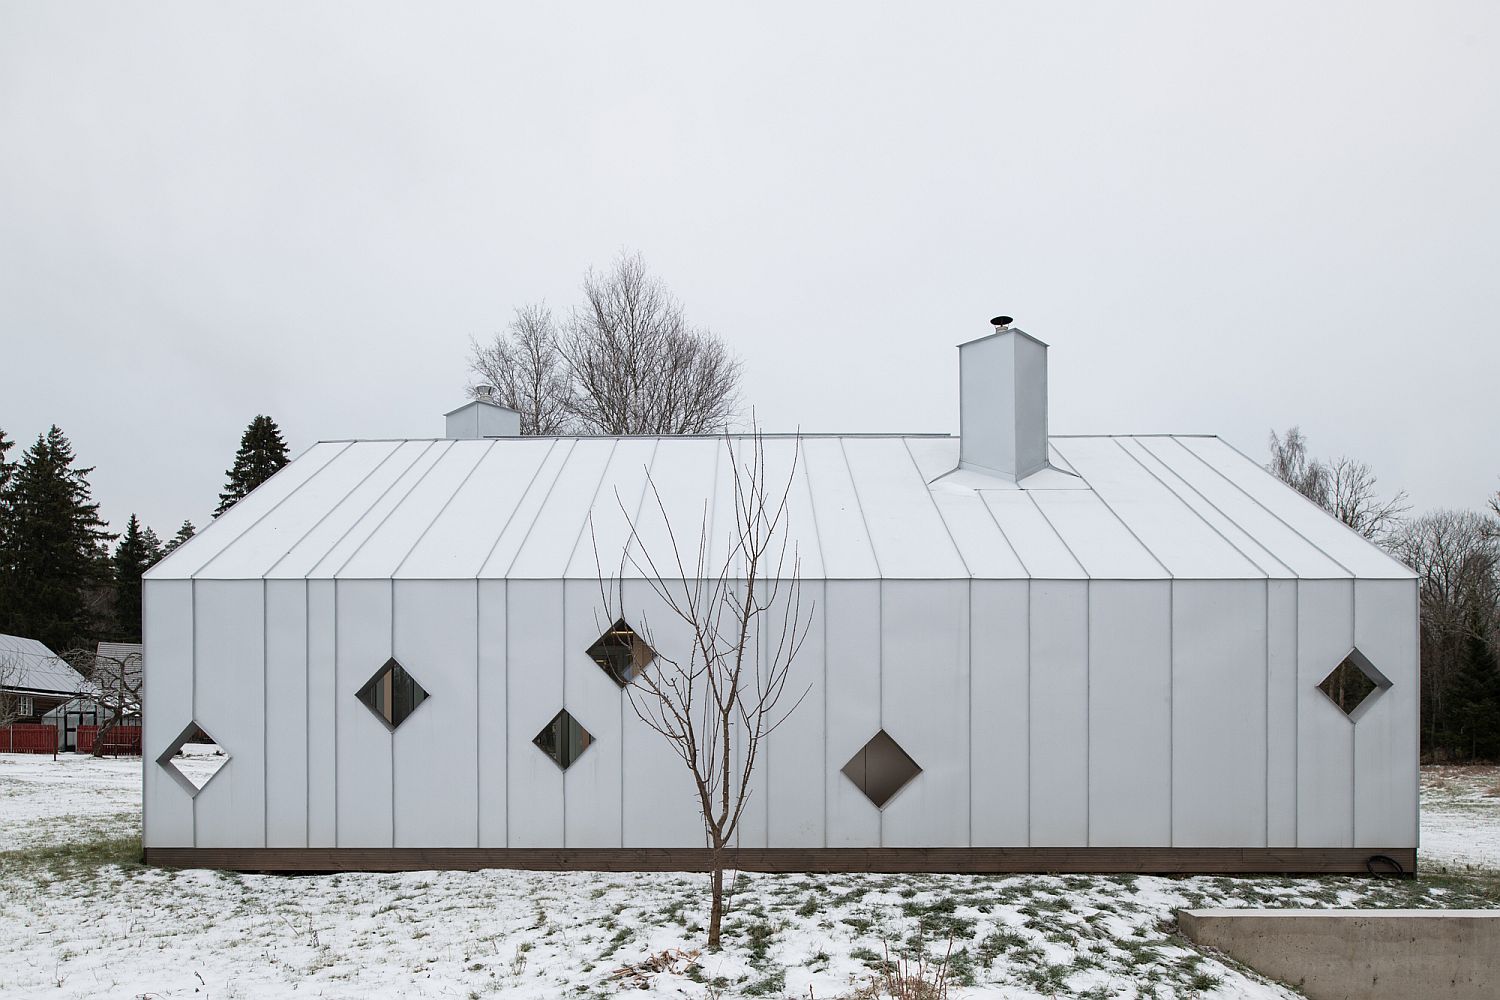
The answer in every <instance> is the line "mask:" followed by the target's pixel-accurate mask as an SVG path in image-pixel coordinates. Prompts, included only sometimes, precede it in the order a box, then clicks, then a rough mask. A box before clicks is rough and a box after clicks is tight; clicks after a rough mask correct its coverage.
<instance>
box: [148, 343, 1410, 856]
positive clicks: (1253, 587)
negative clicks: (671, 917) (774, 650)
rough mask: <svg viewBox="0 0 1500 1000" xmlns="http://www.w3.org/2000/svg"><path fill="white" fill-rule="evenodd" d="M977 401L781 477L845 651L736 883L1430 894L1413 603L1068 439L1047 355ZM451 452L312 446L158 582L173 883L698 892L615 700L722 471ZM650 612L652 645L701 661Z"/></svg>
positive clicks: (1188, 463)
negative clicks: (203, 780) (677, 545)
mask: <svg viewBox="0 0 1500 1000" xmlns="http://www.w3.org/2000/svg"><path fill="white" fill-rule="evenodd" d="M961 362H962V379H961V384H962V401H961V407H960V408H961V418H962V419H961V433H960V435H959V437H957V438H954V437H948V436H931V435H908V436H902V435H845V436H819V435H803V436H801V437H800V438H794V437H770V438H767V439H766V442H765V447H766V454H767V460H768V463H769V465H770V466H771V474H770V478H771V480H772V481H773V482H774V481H776V477H777V475H780V476H781V477H782V481H783V482H784V481H785V480H786V476H787V474H788V470H790V469H791V468H792V462H793V458H794V455H798V453H799V449H800V457H799V459H798V463H799V464H798V465H797V467H796V472H795V479H794V482H793V493H792V496H793V509H792V520H791V523H790V529H789V530H790V531H791V532H792V534H793V536H794V538H795V541H796V542H797V544H798V547H799V550H800V553H801V557H802V565H803V574H802V575H803V578H804V581H805V583H804V593H805V598H806V599H807V600H808V601H812V600H815V601H816V613H815V618H814V624H813V633H812V635H811V638H810V640H809V641H808V642H807V644H806V646H805V647H804V649H803V652H802V655H801V656H800V657H799V658H798V659H797V661H796V663H795V665H794V668H793V673H794V678H795V680H794V683H795V684H796V685H797V686H798V688H799V690H800V689H801V688H806V689H807V690H808V694H807V697H806V699H805V700H804V701H803V703H802V704H801V706H800V707H799V708H798V709H797V710H796V711H795V713H794V714H793V715H792V716H791V718H790V720H789V721H788V722H787V723H786V724H785V725H784V726H783V727H782V728H781V729H779V730H777V731H776V732H775V734H774V735H773V736H772V738H771V740H770V741H769V743H768V744H767V747H766V750H765V756H764V759H763V761H762V763H761V765H760V766H759V769H758V774H757V775H756V785H755V792H754V794H753V797H752V799H751V804H750V807H749V811H748V813H747V815H746V817H745V819H744V821H743V823H742V825H741V830H740V853H739V854H738V856H737V858H736V860H737V862H738V863H739V864H741V865H743V866H745V867H766V868H778V867H781V868H798V869H817V868H840V867H843V868H877V869H902V868H931V869H949V870H976V871H977V870H989V871H993V870H1015V869H1027V868H1030V869H1046V870H1065V869H1074V870H1080V869H1081V870H1090V869H1091V870H1157V871H1167V870H1219V871H1226V870H1228V871H1236V870H1238V871H1250V870H1274V871H1363V870H1365V867H1366V863H1367V861H1368V860H1369V859H1370V858H1371V856H1372V855H1386V856H1388V857H1389V858H1390V859H1394V860H1395V861H1397V862H1399V863H1400V864H1401V865H1402V866H1403V867H1405V868H1406V869H1407V870H1411V869H1412V867H1413V865H1414V864H1415V855H1416V852H1415V848H1416V843H1417V706H1418V698H1417V587H1416V582H1415V579H1414V576H1413V574H1412V573H1411V572H1409V571H1408V570H1407V569H1406V568H1405V567H1403V566H1401V565H1400V564H1398V563H1397V562H1395V561H1394V560H1392V559H1390V558H1389V557H1388V556H1386V555H1385V554H1384V553H1383V552H1381V551H1380V550H1379V549H1378V548H1376V547H1375V546H1373V545H1371V544H1370V543H1368V542H1366V541H1365V540H1364V539H1362V538H1360V537H1358V536H1357V535H1356V534H1354V533H1353V532H1351V531H1349V530H1347V529H1346V528H1344V527H1343V526H1342V525H1340V524H1339V523H1337V522H1336V521H1334V520H1333V519H1331V518H1329V517H1328V516H1327V515H1326V514H1324V513H1323V512H1322V511H1320V510H1318V509H1317V508H1316V507H1315V506H1313V505H1312V504H1310V503H1308V502H1307V501H1306V500H1304V499H1303V498H1302V497H1300V496H1298V495H1297V494H1296V493H1295V492H1293V491H1291V490H1289V489H1287V488H1286V487H1285V486H1283V485H1282V484H1280V483H1279V482H1277V481H1276V480H1275V479H1274V478H1272V477H1271V476H1270V475H1268V474H1267V473H1266V472H1265V471H1264V470H1262V469H1261V468H1260V467H1259V466H1258V465H1257V464H1256V463H1255V462H1254V461H1252V460H1251V459H1249V458H1247V457H1246V456H1244V455H1242V454H1240V453H1239V452H1237V451H1235V450H1234V449H1233V448H1231V447H1230V446H1229V445H1227V444H1225V443H1224V442H1223V441H1221V440H1219V439H1217V438H1214V437H1197V436H1171V435H1166V436H1145V437H1115V436H1086V437H1072V436H1068V437H1063V436H1054V437H1051V438H1049V437H1048V436H1047V427H1046V348H1045V346H1043V345H1042V344H1041V343H1040V342H1038V341H1036V340H1034V339H1033V338H1031V337H1029V336H1027V335H1026V334H1024V333H1021V332H1020V331H1018V330H1009V329H1002V330H1000V331H998V332H996V333H994V334H991V335H990V336H987V337H983V338H981V339H979V340H976V341H973V342H971V343H968V344H965V345H963V347H962V348H961ZM469 406H471V407H488V406H490V404H487V403H483V402H475V403H471V404H469ZM455 413H456V414H458V416H457V417H455V416H454V415H453V414H450V415H449V418H448V425H449V429H450V434H452V435H455V436H456V437H455V438H450V439H443V440H436V441H433V440H411V441H336V442H324V443H321V444H318V445H316V446H314V447H312V448H311V449H309V450H308V451H307V452H306V453H305V454H304V455H302V456H301V457H300V458H298V459H297V460H296V461H295V462H293V463H292V464H291V465H289V466H288V467H287V468H286V469H284V470H283V471H282V472H280V473H278V474H277V475H276V476H275V477H274V478H273V479H272V480H271V481H269V482H268V483H266V484H265V485H264V486H262V487H261V488H260V489H258V490H256V491H255V492H254V493H253V494H251V495H250V496H249V497H247V498H246V499H244V500H242V501H241V502H240V503H239V504H237V505H236V506H235V507H234V508H233V509H232V510H230V511H229V512H228V513H226V514H224V515H223V516H222V517H220V518H219V519H218V520H217V521H215V522H214V523H213V524H212V525H211V526H210V527H209V528H208V529H207V530H205V531H203V532H201V533H200V534H199V535H198V536H197V537H195V538H194V539H193V540H192V541H190V542H188V543H187V544H186V545H184V546H182V547H181V548H180V549H179V550H178V551H177V552H175V553H174V554H173V555H172V556H171V557H169V558H168V559H166V560H165V561H164V562H162V563H160V564H158V565H157V566H156V567H155V568H153V569H152V570H151V571H150V572H149V573H148V574H147V576H146V582H145V602H146V611H145V632H146V653H147V657H146V659H147V664H148V667H147V677H146V699H145V700H146V711H145V719H146V736H145V740H146V748H145V752H146V757H147V760H148V762H151V763H148V766H147V768H146V777H145V809H146V811H145V843H146V848H147V856H148V858H149V859H150V860H153V861H157V862H160V863H164V864H209V865H223V866H228V867H241V868H251V869H299V868H300V869H315V870H328V869H337V868H401V867H435V866H475V865H502V866H503V865H515V866H528V867H530V866H542V867H546V866H566V867H581V868H608V867H633V866H639V867H692V866H698V865H701V864H702V862H703V855H702V851H701V849H702V846H703V843H704V840H703V832H702V827H701V823H700V821H699V819H698V818H697V812H696V805H695V799H694V797H693V794H692V790H691V785H690V782H689V779H688V776H687V773H686V770H685V769H684V768H683V766H682V764H681V762H680V761H678V760H677V759H676V758H675V757H674V756H673V754H672V752H671V750H670V749H669V748H668V747H667V745H666V744H665V743H664V742H663V741H662V739H661V737H660V736H658V735H657V734H655V733H653V732H651V731H649V730H647V729H646V728H645V727H644V725H643V724H641V723H640V722H639V720H637V719H636V718H635V716H634V714H633V712H632V710H631V708H630V706H629V704H628V702H627V699H626V697H625V694H624V693H623V691H622V689H621V687H620V685H619V684H618V683H617V680H616V677H615V676H612V674H611V670H614V671H617V672H618V671H622V670H623V671H624V672H626V673H628V671H629V669H630V665H629V664H630V659H631V656H632V654H635V655H639V654H640V650H639V649H636V650H633V651H632V650H631V649H630V646H629V643H628V637H626V642H625V643H624V644H617V645H616V646H615V647H614V648H613V649H611V648H609V646H610V643H609V637H608V636H607V635H605V633H607V632H610V631H612V629H611V625H612V623H611V622H610V621H607V620H605V612H604V610H603V608H602V607H601V602H600V596H599V595H600V586H599V582H598V579H597V577H598V570H597V568H596V567H597V563H596V558H595V554H594V544H595V541H594V539H597V544H598V548H599V552H600V553H601V556H600V560H599V561H601V562H602V563H603V565H605V566H607V567H608V566H616V565H618V564H619V562H620V558H619V557H620V554H621V551H622V548H623V546H624V545H625V543H626V541H627V538H628V535H627V527H626V519H625V517H624V515H622V514H621V511H620V504H621V503H624V504H625V505H626V506H627V507H631V506H632V505H634V506H636V507H639V505H640V504H641V502H642V500H643V499H644V493H645V489H646V484H647V479H646V477H647V471H648V470H649V475H650V477H651V480H652V481H653V482H654V483H655V485H656V487H657V488H658V490H659V491H660V492H661V494H662V496H663V498H664V501H665V504H666V507H667V512H668V515H669V516H670V517H671V518H672V519H673V521H674V523H675V525H676V527H677V528H678V529H679V530H682V531H685V532H686V533H688V534H690V535H692V536H694V537H695V536H696V533H697V528H698V524H699V519H700V517H701V515H702V511H703V509H704V504H705V503H707V504H708V505H709V509H710V511H711V512H716V511H722V510H724V509H725V507H726V505H727V504H728V502H729V500H728V496H727V489H728V486H729V477H728V474H727V470H726V467H725V464H724V462H723V461H722V460H721V456H722V453H723V452H724V450H725V444H724V442H723V441H722V440H721V439H716V438H702V437H679V438H571V437H560V438H532V437H516V436H512V435H513V434H514V427H515V424H514V422H513V421H511V420H510V419H509V418H508V417H505V416H504V415H500V416H499V418H498V419H496V420H494V421H488V420H485V419H481V418H482V417H484V416H487V414H479V415H476V416H474V418H473V419H469V418H468V415H465V414H464V413H463V412H462V410H460V411H455ZM486 427H500V428H501V430H500V431H499V432H498V433H499V434H500V435H501V436H493V437H474V436H472V435H474V434H484V433H490V434H494V433H497V432H495V431H493V430H490V431H485V430H484V428H486ZM778 470H779V471H778ZM591 512H592V514H593V529H592V532H591V531H590V526H589V525H590V513H591ZM640 528H641V533H642V539H641V544H643V545H645V546H646V547H647V548H648V549H656V550H657V551H660V550H661V548H662V547H663V546H665V528H664V525H663V524H662V523H661V519H660V518H659V517H658V518H656V519H652V518H650V517H645V516H643V517H642V518H641V521H640ZM591 536H592V537H591ZM625 576H626V579H624V580H623V582H622V583H621V585H620V593H621V594H622V595H623V604H624V618H625V624H626V625H630V624H631V623H632V621H633V620H634V621H636V622H640V621H649V622H650V623H651V626H652V629H653V637H654V640H655V644H656V646H657V647H658V648H661V649H663V650H666V649H667V648H668V647H671V646H672V645H673V644H674V643H678V642H680V641H681V640H682V636H681V634H680V632H681V630H680V628H679V629H676V630H675V631H674V623H673V621H672V620H671V619H670V617H669V616H668V615H667V614H666V613H664V611H663V609H662V608H661V607H660V606H658V604H657V602H656V600H655V598H654V595H653V593H652V591H651V587H650V585H649V584H648V583H647V582H646V581H645V580H643V579H640V578H638V577H636V576H632V575H631V571H628V570H627V572H626V574H625ZM601 636H603V637H604V639H605V645H604V647H603V648H600V647H596V643H597V642H598V641H599V640H600V639H601ZM1341 664H1343V665H1344V666H1342V667H1341ZM606 668H607V669H606ZM403 672H404V673H403ZM1330 675H1333V680H1332V681H1329V682H1328V683H1324V682H1325V679H1327V678H1330ZM406 677H409V678H410V679H411V680H413V681H414V682H415V686H410V685H408V684H407V683H406V680H405V678H406ZM1335 683H1338V684H1341V685H1342V688H1340V689H1337V690H1336V689H1335V688H1334V686H1333V685H1334V684H1335ZM1320 684H1322V685H1323V687H1321V688H1320ZM1361 686H1362V687H1363V688H1368V689H1369V691H1368V693H1367V694H1366V692H1365V691H1364V690H1361V689H1360V687H1361ZM1325 691H1327V692H1329V693H1325ZM1361 695H1364V697H1363V699H1362V700H1361V699H1360V696H1361ZM1336 699H1337V700H1336ZM1338 702H1342V707H1341V706H1340V704H1339V703H1338ZM1346 709H1347V710H1348V711H1346ZM560 713H566V714H565V715H560ZM196 726H201V727H202V728H203V729H204V730H205V731H206V732H207V733H209V734H210V735H211V736H212V737H213V738H214V739H215V740H216V741H217V742H218V744H219V745H220V746H222V747H223V748H224V750H225V751H226V752H227V754H228V755H229V756H228V763H227V764H226V765H225V766H224V767H223V769H222V770H221V771H219V772H218V774H217V775H216V776H215V777H213V778H212V780H211V781H209V782H208V783H207V784H206V785H203V787H202V788H201V790H196V789H195V786H196V784H197V782H196V781H190V780H188V778H187V777H186V776H184V775H182V774H181V772H180V771H178V770H177V769H176V768H175V767H174V766H173V765H172V764H171V755H172V752H173V750H174V749H175V748H176V744H177V741H180V740H181V739H182V738H184V735H185V734H190V733H192V732H193V731H194V728H195V727H196ZM881 734H886V735H884V736H882V735H881ZM872 741H873V742H872ZM158 759H160V761H166V763H160V762H156V761H158ZM564 764H566V765H567V766H566V767H564V766H562V765H564ZM195 790H196V794H194V792H195ZM435 849H444V850H435ZM1382 863H1383V862H1382Z"/></svg>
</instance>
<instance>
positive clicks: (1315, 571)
mask: <svg viewBox="0 0 1500 1000" xmlns="http://www.w3.org/2000/svg"><path fill="white" fill-rule="evenodd" d="M1183 440H1184V439H1181V438H1173V437H1165V438H1150V439H1143V440H1140V441H1139V442H1138V443H1139V444H1140V446H1141V447H1142V448H1144V449H1145V450H1146V451H1148V452H1150V453H1151V454H1152V455H1155V456H1156V457H1157V458H1158V459H1160V460H1161V462H1162V463H1163V464H1164V465H1166V467H1167V468H1169V469H1171V470H1172V472H1173V474H1175V475H1176V476H1178V477H1179V478H1180V479H1181V480H1182V481H1183V482H1185V483H1187V484H1188V485H1189V486H1191V487H1192V488H1193V489H1195V490H1197V491H1198V492H1199V493H1200V494H1202V496H1203V497H1204V499H1205V500H1207V501H1208V502H1209V503H1211V504H1213V505H1214V506H1215V507H1217V508H1218V509H1219V510H1221V511H1223V512H1224V516H1225V517H1227V518H1229V519H1230V520H1231V521H1233V522H1234V523H1235V524H1237V525H1238V526H1239V527H1240V529H1241V530H1242V531H1244V532H1245V533H1246V534H1248V535H1249V536H1250V537H1252V538H1254V539H1255V540H1256V541H1257V542H1258V543H1260V545H1261V547H1262V548H1264V549H1266V551H1268V552H1270V553H1271V554H1272V555H1273V556H1275V557H1276V558H1277V559H1278V560H1280V561H1281V562H1282V563H1283V564H1284V565H1286V566H1287V567H1288V568H1290V569H1291V571H1292V572H1293V573H1295V574H1296V575H1297V576H1298V577H1300V578H1304V579H1309V578H1310V579H1337V578H1340V577H1347V576H1348V575H1349V574H1348V572H1347V571H1345V570H1344V569H1343V568H1341V567H1340V566H1339V565H1338V563H1336V562H1334V561H1333V560H1332V559H1329V558H1328V557H1327V556H1326V555H1324V554H1323V553H1322V552H1320V551H1318V549H1317V547H1316V546H1314V545H1312V544H1310V543H1309V542H1308V541H1307V540H1306V539H1304V538H1302V537H1300V536H1299V535H1298V534H1297V533H1296V532H1294V531H1292V529H1290V528H1288V527H1287V526H1286V525H1285V524H1282V523H1281V521H1279V520H1277V518H1276V517H1275V516H1274V515H1272V514H1271V513H1270V512H1269V511H1267V510H1266V509H1264V508H1263V507H1261V506H1260V505H1259V504H1257V503H1256V502H1255V501H1254V500H1253V499H1252V498H1251V497H1249V496H1247V495H1245V493H1244V492H1243V491H1241V490H1240V489H1239V488H1237V487H1236V486H1235V485H1234V483H1232V482H1230V481H1229V480H1228V479H1225V478H1224V477H1223V476H1221V475H1220V474H1219V473H1217V472H1215V471H1214V469H1213V468H1212V467H1211V466H1209V465H1208V464H1206V463H1205V462H1203V461H1201V460H1200V459H1198V457H1197V456H1195V455H1194V454H1193V453H1192V452H1191V451H1189V450H1188V449H1187V447H1186V446H1185V445H1184V444H1183Z"/></svg>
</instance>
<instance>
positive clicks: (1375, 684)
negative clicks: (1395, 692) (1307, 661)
mask: <svg viewBox="0 0 1500 1000" xmlns="http://www.w3.org/2000/svg"><path fill="white" fill-rule="evenodd" d="M1390 686H1391V682H1390V681H1389V680H1387V679H1386V677H1385V675H1384V674H1382V673H1381V672H1380V671H1379V670H1376V669H1375V665H1374V664H1372V663H1371V662H1370V661H1369V658H1368V657H1366V656H1365V654H1363V653H1361V652H1360V651H1359V650H1357V649H1352V650H1350V651H1349V655H1348V656H1346V657H1344V659H1343V662H1341V663H1340V664H1339V665H1338V666H1336V667H1334V668H1333V671H1332V672H1331V673H1330V674H1329V675H1328V676H1327V677H1325V678H1323V680H1322V682H1321V683H1319V684H1318V690H1319V691H1322V692H1323V694H1324V695H1326V696H1327V698H1328V700H1329V701H1331V702H1333V704H1334V705H1335V706H1336V707H1337V708H1338V710H1339V711H1341V712H1343V713H1344V714H1345V715H1346V716H1348V717H1349V721H1350V722H1358V721H1359V717H1360V716H1361V715H1363V714H1364V713H1365V712H1366V711H1368V710H1369V708H1370V706H1371V705H1373V704H1374V703H1375V699H1376V697H1377V696H1378V695H1379V694H1380V692H1382V691H1384V690H1385V689H1386V688H1388V687H1390Z"/></svg>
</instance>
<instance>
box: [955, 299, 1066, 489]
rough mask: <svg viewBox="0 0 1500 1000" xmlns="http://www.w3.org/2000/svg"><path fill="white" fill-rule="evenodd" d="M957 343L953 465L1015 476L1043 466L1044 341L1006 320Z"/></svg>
mask: <svg viewBox="0 0 1500 1000" xmlns="http://www.w3.org/2000/svg"><path fill="white" fill-rule="evenodd" d="M1012 322H1013V320H1012V319H1011V318H1010V317H1009V316H996V317H995V318H994V319H992V320H990V323H991V324H992V325H993V326H994V328H995V329H994V332H992V333H989V334H987V335H985V336H983V337H980V338H979V339H978V340H971V341H969V342H968V343H967V344H960V345H959V347H958V363H959V431H958V433H959V452H958V453H959V467H960V468H966V469H972V470H974V471H975V472H984V473H988V474H990V475H995V476H1004V477H1005V478H1007V479H1013V480H1019V479H1024V478H1025V477H1027V476H1029V475H1031V474H1032V473H1033V472H1037V471H1040V470H1041V469H1045V468H1047V345H1046V344H1044V343H1042V342H1041V341H1040V340H1037V339H1036V338H1035V337H1033V336H1031V335H1030V334H1029V333H1026V332H1025V331H1023V330H1018V329H1015V328H1014V327H1012V326H1011V325H1010V324H1011V323H1012Z"/></svg>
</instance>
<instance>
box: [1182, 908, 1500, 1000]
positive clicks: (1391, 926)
mask: <svg viewBox="0 0 1500 1000" xmlns="http://www.w3.org/2000/svg"><path fill="white" fill-rule="evenodd" d="M1178 924H1179V926H1180V927H1181V929H1182V932H1183V934H1185V935H1186V936H1187V937H1188V938H1190V939H1191V940H1193V941H1196V942H1198V943H1199V944H1202V945H1207V946H1208V947H1210V948H1216V949H1218V950H1219V951H1222V952H1224V953H1225V954H1227V955H1229V956H1230V957H1232V958H1234V959H1236V960H1237V961H1240V962H1243V963H1244V964H1246V965H1248V966H1250V967H1251V968H1252V969H1254V970H1256V971H1257V972H1259V973H1261V974H1262V975H1265V976H1269V977H1271V978H1272V979H1278V980H1280V981H1281V982H1284V983H1287V984H1289V985H1292V986H1295V987H1297V989H1299V990H1301V991H1302V992H1303V993H1305V994H1306V995H1307V996H1308V997H1310V998H1312V1000H1411V998H1413V997H1421V998H1423V1000H1493V998H1494V997H1495V996H1496V993H1497V984H1500V910H1183V911H1180V912H1179V913H1178Z"/></svg>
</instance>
